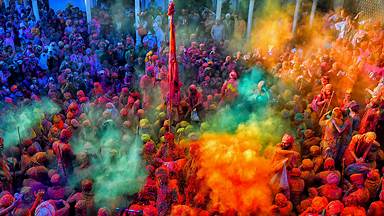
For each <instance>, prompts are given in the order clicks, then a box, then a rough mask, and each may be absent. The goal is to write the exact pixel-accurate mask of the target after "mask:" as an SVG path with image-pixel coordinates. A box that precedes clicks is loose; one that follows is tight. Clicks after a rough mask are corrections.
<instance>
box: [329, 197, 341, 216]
mask: <svg viewBox="0 0 384 216" xmlns="http://www.w3.org/2000/svg"><path fill="white" fill-rule="evenodd" d="M343 209H344V205H343V203H342V202H340V201H339V200H334V201H332V202H330V203H329V204H328V206H327V209H326V212H327V215H339V214H340V213H341V212H342V211H343Z"/></svg>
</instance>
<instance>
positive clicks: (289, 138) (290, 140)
mask: <svg viewBox="0 0 384 216" xmlns="http://www.w3.org/2000/svg"><path fill="white" fill-rule="evenodd" d="M282 141H283V142H284V143H290V144H293V142H295V138H293V136H291V135H289V134H284V136H283V138H282Z"/></svg>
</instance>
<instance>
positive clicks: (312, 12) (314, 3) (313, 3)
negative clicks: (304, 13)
mask: <svg viewBox="0 0 384 216" xmlns="http://www.w3.org/2000/svg"><path fill="white" fill-rule="evenodd" d="M318 1H319V0H313V2H312V9H311V17H310V18H309V24H310V26H311V27H312V25H313V20H314V19H315V13H316V7H317V2H318Z"/></svg>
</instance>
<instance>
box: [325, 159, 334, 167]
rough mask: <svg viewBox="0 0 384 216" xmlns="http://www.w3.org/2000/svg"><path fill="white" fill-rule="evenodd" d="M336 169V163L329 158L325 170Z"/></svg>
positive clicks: (326, 160)
mask: <svg viewBox="0 0 384 216" xmlns="http://www.w3.org/2000/svg"><path fill="white" fill-rule="evenodd" d="M332 167H335V161H334V160H333V159H332V158H327V159H325V161H324V168H325V169H329V168H332Z"/></svg>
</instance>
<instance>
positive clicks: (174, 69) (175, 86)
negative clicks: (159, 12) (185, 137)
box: [168, 1, 180, 130]
mask: <svg viewBox="0 0 384 216" xmlns="http://www.w3.org/2000/svg"><path fill="white" fill-rule="evenodd" d="M174 14H175V3H173V1H171V2H170V3H169V6H168V17H169V23H170V24H169V55H168V83H169V94H168V106H169V108H168V110H169V113H168V115H169V121H170V125H172V113H173V107H172V106H173V103H174V102H176V103H178V102H179V91H180V87H179V69H178V65H177V55H176V29H175V22H174ZM174 100H176V101H174ZM171 128H172V127H170V128H169V130H171Z"/></svg>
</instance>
